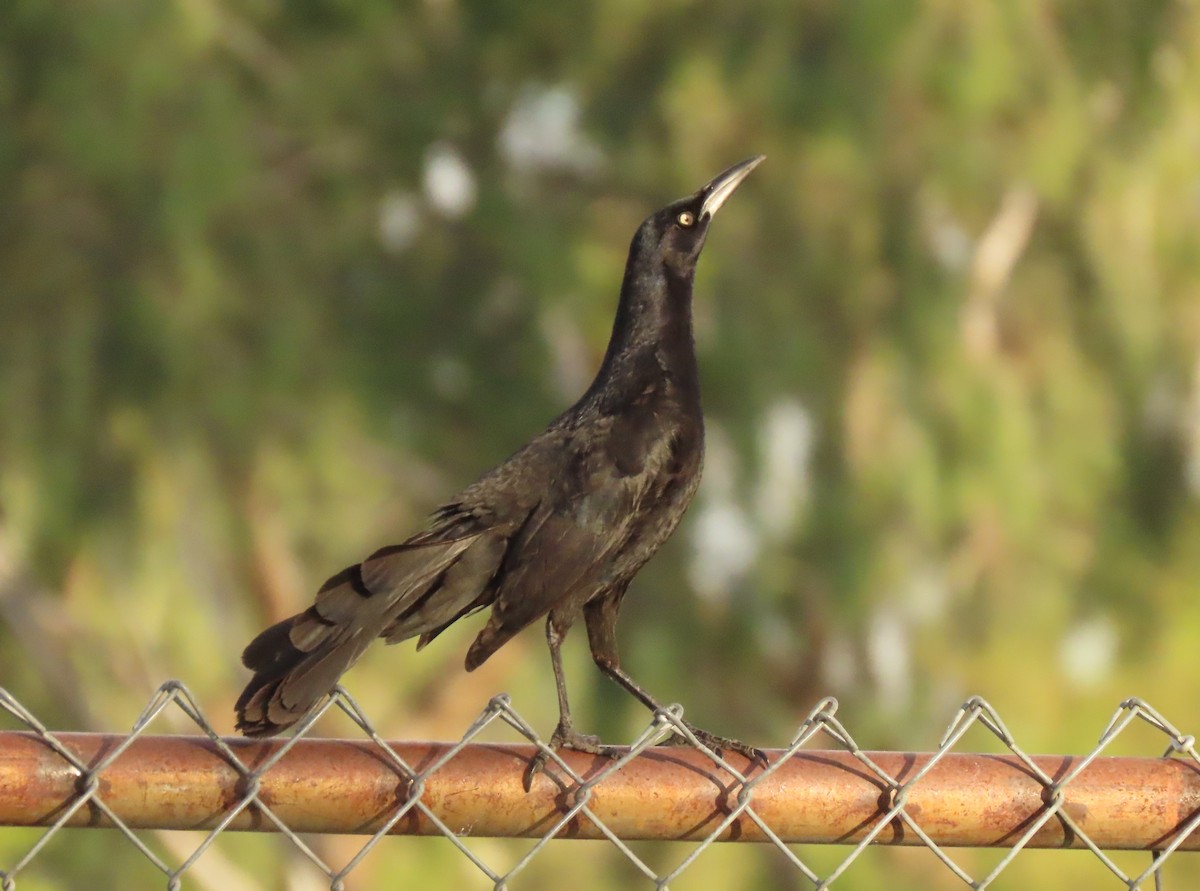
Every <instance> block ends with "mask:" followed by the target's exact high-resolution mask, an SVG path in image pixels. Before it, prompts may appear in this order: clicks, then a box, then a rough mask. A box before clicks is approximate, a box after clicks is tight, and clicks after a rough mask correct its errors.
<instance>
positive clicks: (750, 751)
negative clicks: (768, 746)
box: [664, 721, 768, 770]
mask: <svg viewBox="0 0 1200 891" xmlns="http://www.w3.org/2000/svg"><path fill="white" fill-rule="evenodd" d="M683 726H684V727H686V728H687V729H688V731H689V732H690V733H691V734H692V736H694V737H696V740H697V742H700V743H702V744H703V745H705V746H707V747H708V748H710V749H712V751H714V752H715V753H716V754H717V755H718V756H721V755H724V754H725V753H726V752H736V753H737V754H739V755H742V756H744V757H746V758H748V759H749V760H751V761H753V762H754V763H755V764H757V765H758V766H759V767H761V768H763V769H764V770H765V769H766V768H767V765H768V761H767V753H766V752H764V751H763V750H762V749H759V748H755V747H754V746H751V745H747V744H746V743H744V742H742V741H741V740H740V739H733V738H731V737H728V736H717V734H715V733H709V732H708V731H707V730H701V729H700V728H699V727H697V726H696V725H695V724H692V723H691V722H690V721H684V722H683ZM664 745H668V746H690V745H692V741H691V740H690V739H688V738H687V737H686V736H684V735H683V734H682V733H680V732H678V731H676V732H675V733H674V734H673V735H672V736H671V737H670V738H669V739H668V740H667V741H666V742H665V743H664Z"/></svg>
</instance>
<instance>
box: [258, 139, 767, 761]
mask: <svg viewBox="0 0 1200 891" xmlns="http://www.w3.org/2000/svg"><path fill="white" fill-rule="evenodd" d="M762 160H763V156H761V155H759V156H756V157H753V158H748V159H747V160H745V161H742V162H741V163H740V164H735V165H734V166H732V167H730V168H729V169H728V170H726V171H725V172H723V173H721V174H719V175H718V176H717V177H716V178H714V179H713V180H712V181H711V182H710V183H708V185H706V186H704V187H703V188H702V189H700V190H699V191H698V192H696V193H695V194H694V195H692V196H690V197H688V198H684V199H682V200H679V201H676V202H674V203H672V204H669V205H667V206H666V207H664V208H663V209H662V210H660V211H658V212H657V213H654V214H652V215H651V216H650V217H649V218H648V219H647V220H646V221H645V222H643V223H642V225H641V226H639V227H638V230H637V233H636V234H635V235H634V237H633V242H632V244H631V245H630V249H629V259H628V261H627V263H626V266H625V278H624V280H623V281H622V283H621V297H620V302H619V304H618V306H617V315H616V320H615V322H614V323H613V330H612V337H611V339H610V341H609V344H608V350H607V352H606V353H605V355H604V361H603V363H602V364H601V366H600V370H599V372H598V373H597V374H596V379H595V380H594V381H593V382H592V384H591V386H590V387H588V390H587V392H586V393H584V394H583V396H582V397H581V398H580V400H579V401H578V402H577V403H575V405H573V406H572V407H571V408H569V409H567V410H566V411H565V412H564V413H563V414H561V415H559V416H558V417H557V418H556V419H555V420H554V421H553V422H551V424H550V426H549V427H547V428H546V430H544V431H543V432H542V433H540V434H538V435H537V436H536V437H534V439H533V440H531V441H530V442H529V443H528V444H526V445H525V446H524V447H523V448H521V449H520V450H519V451H517V452H516V453H515V454H514V455H513V456H512V457H510V458H509V459H508V460H507V461H505V462H504V463H503V464H501V465H500V466H499V467H496V468H495V469H494V470H491V471H489V472H488V473H485V474H484V475H483V476H481V477H480V478H479V479H478V480H477V481H476V482H474V483H472V484H471V485H469V486H468V487H467V488H466V489H464V490H463V491H462V492H460V493H459V494H458V495H457V496H455V497H454V498H453V499H451V500H450V501H448V502H447V503H445V504H444V505H442V506H441V507H440V508H438V509H437V510H436V511H435V512H434V514H433V515H432V517H431V518H430V521H429V523H428V524H427V526H426V528H425V529H424V530H423V531H421V532H418V533H417V534H416V535H414V536H413V537H411V538H409V539H408V540H407V541H405V542H403V543H402V544H398V545H391V546H389V547H384V548H381V549H379V550H377V551H376V552H375V553H373V554H372V555H371V556H369V557H368V558H367V559H365V560H363V561H362V562H361V563H358V564H355V565H354V566H351V567H349V568H348V569H345V570H343V571H342V572H339V573H338V574H337V575H335V576H333V578H331V579H329V581H327V582H326V583H325V584H324V585H322V586H321V589H320V591H318V592H317V596H316V600H315V602H314V603H313V605H312V606H310V607H309V608H308V609H306V610H305V611H304V612H302V613H299V614H298V615H295V616H292V617H291V618H289V619H284V620H283V621H282V622H279V623H278V624H276V625H273V626H272V627H270V628H268V629H267V630H266V631H263V632H262V633H261V634H260V635H258V637H256V638H255V639H254V640H253V641H251V642H250V644H249V646H247V647H246V650H245V652H244V653H243V655H242V661H243V663H244V664H245V665H246V667H247V668H249V669H251V670H252V671H253V672H254V677H253V678H252V679H251V680H250V683H249V684H248V685H247V686H246V689H245V691H244V692H243V693H242V695H241V696H240V697H239V699H238V701H237V706H236V710H237V718H238V721H237V726H238V729H239V730H241V731H242V732H243V733H245V734H246V735H247V736H268V735H270V734H273V733H278V732H279V731H281V730H283V729H285V728H287V727H289V726H291V725H292V724H295V723H296V722H297V721H299V720H300V719H301V718H302V717H303V716H304V715H305V714H306V713H307V712H309V711H310V710H311V709H312V708H313V707H314V706H315V705H316V704H317V703H319V702H320V701H322V700H323V699H324V698H325V697H326V696H328V695H329V694H330V692H331V691H332V690H333V687H334V686H335V685H336V684H337V681H338V679H339V678H340V677H341V675H342V673H343V672H345V671H346V669H348V668H349V667H350V666H351V665H353V664H354V662H355V661H356V660H357V659H358V658H359V656H361V655H362V653H363V651H364V650H366V648H367V647H368V646H370V644H371V642H372V641H373V640H374V639H375V638H377V637H382V638H384V640H386V641H387V642H388V643H389V644H391V643H397V642H399V641H402V640H408V639H409V638H411V637H416V638H417V649H418V650H419V649H421V648H422V647H424V646H425V645H426V644H427V643H429V642H430V641H431V640H433V639H434V638H435V637H437V636H438V635H439V634H440V633H441V632H442V631H444V630H445V629H446V628H447V627H448V626H449V625H450V624H451V623H453V622H455V621H457V620H458V619H461V618H462V617H463V616H466V615H468V614H470V613H473V612H475V611H476V610H480V609H483V608H484V607H489V606H490V607H491V614H490V615H489V617H488V620H487V623H486V624H485V625H484V627H483V629H482V631H480V632H479V635H478V636H477V637H476V638H475V641H474V642H473V643H472V644H471V646H470V648H469V649H468V650H467V656H466V668H467V670H468V671H470V670H472V669H474V668H477V667H478V666H480V665H482V664H483V663H484V661H485V660H487V658H488V657H489V656H491V655H492V654H493V653H494V652H496V650H498V649H499V648H500V647H501V646H503V645H504V643H505V642H506V641H508V639H509V638H511V637H512V636H513V635H515V634H516V633H517V632H519V631H521V630H522V629H524V628H525V627H526V626H528V625H529V624H530V623H532V622H534V621H536V620H538V619H541V618H542V617H543V616H544V617H545V618H546V640H547V642H548V643H549V645H550V659H551V663H552V665H553V667H554V682H555V685H556V686H557V688H558V706H559V722H558V727H557V728H556V729H555V731H554V735H553V737H552V738H551V745H552V746H554V747H556V748H557V747H566V748H570V749H577V750H580V751H583V752H591V753H596V754H602V755H614V754H616V751H615V749H613V748H611V747H609V746H603V745H600V743H599V741H598V740H597V739H596V738H595V737H592V736H585V735H583V734H581V733H579V732H578V731H576V730H575V726H574V723H573V721H572V718H571V709H570V706H569V705H568V703H567V688H566V683H565V681H564V678H563V667H562V656H561V654H560V647H561V646H562V641H563V638H564V637H565V635H566V633H567V630H568V629H569V628H570V627H571V624H572V623H573V622H574V621H575V619H576V618H578V617H579V615H580V613H582V614H583V618H584V622H585V624H586V627H587V634H588V641H589V643H590V645H591V651H592V657H593V659H594V660H595V662H596V665H597V666H598V667H599V668H600V670H601V671H602V672H603V673H604V674H606V675H607V676H608V677H610V678H612V680H614V681H615V682H616V683H618V684H620V685H621V686H622V687H623V688H625V689H626V690H627V691H629V692H630V693H631V694H633V695H634V696H635V697H637V699H638V700H639V701H640V702H642V703H643V704H644V705H646V706H647V707H648V708H650V709H657V708H658V707H659V703H658V701H657V700H655V699H654V697H652V696H651V695H650V694H649V693H648V692H647V691H646V690H645V689H643V688H642V687H641V686H640V685H639V684H638V683H637V682H636V681H634V680H633V678H631V677H630V676H629V675H628V674H626V673H625V671H624V670H623V669H622V668H621V663H620V659H619V657H618V654H617V640H616V624H617V613H618V612H619V610H620V608H621V601H622V599H623V598H624V597H625V591H626V589H627V588H628V587H629V583H630V581H631V580H632V579H633V577H634V575H635V574H636V573H637V571H638V570H639V569H641V567H642V565H643V564H644V563H645V562H646V561H647V560H649V559H650V557H651V556H653V555H654V552H655V551H657V550H658V549H659V547H660V546H661V545H662V543H663V542H664V541H665V540H666V539H667V537H668V536H669V535H670V534H671V533H672V532H673V531H674V530H675V527H676V526H677V525H678V524H679V521H680V518H681V517H682V516H683V513H684V511H685V510H686V509H687V506H688V503H689V502H690V501H691V500H692V496H693V495H694V494H695V492H696V486H697V485H698V484H699V482H700V468H701V463H702V458H703V453H704V418H703V415H702V413H701V410H700V387H699V380H698V375H697V369H696V352H695V344H694V341H693V337H692V281H693V278H694V276H695V270H696V261H697V259H698V258H699V256H700V250H701V248H703V246H704V240H705V237H706V236H707V234H708V227H709V224H710V223H711V222H712V217H713V214H715V213H716V212H717V210H719V209H720V207H721V206H722V205H723V204H724V203H725V201H726V199H728V198H729V196H730V195H732V194H733V192H734V190H735V189H736V188H737V187H738V186H739V185H740V184H741V182H742V180H744V179H745V178H746V176H747V175H748V174H749V173H750V171H752V170H753V169H754V168H755V167H756V166H758V164H759V163H760V162H761V161H762ZM687 726H688V729H689V730H691V731H692V732H694V733H695V735H696V737H697V738H698V739H699V740H700V741H701V742H703V743H704V744H705V745H708V746H709V747H710V748H713V749H716V750H730V751H736V752H740V753H742V754H744V755H746V756H747V757H751V758H753V759H755V760H757V761H759V762H760V763H761V762H765V759H764V757H763V754H762V752H761V751H759V750H758V749H755V748H752V747H750V746H747V745H746V744H745V743H742V742H739V741H737V740H733V739H728V738H726V737H721V736H716V735H714V734H711V733H708V732H706V731H703V730H700V729H698V728H695V727H693V726H692V725H691V724H688V725H687ZM540 766H541V764H540V761H539V762H538V763H535V764H534V765H531V768H530V771H531V772H530V775H529V776H530V777H531V776H532V773H533V772H534V771H536V770H537V769H539V768H540ZM526 782H527V783H528V782H529V779H527V781H526Z"/></svg>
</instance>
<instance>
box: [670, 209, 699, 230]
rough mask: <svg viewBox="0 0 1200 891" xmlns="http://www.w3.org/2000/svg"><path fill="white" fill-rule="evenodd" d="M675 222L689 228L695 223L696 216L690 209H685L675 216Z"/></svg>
mask: <svg viewBox="0 0 1200 891" xmlns="http://www.w3.org/2000/svg"><path fill="white" fill-rule="evenodd" d="M675 222H676V223H678V224H679V225H680V226H682V227H683V228H684V229H691V228H692V226H694V225H695V224H696V217H695V216H694V215H693V214H692V212H691V211H690V210H685V211H684V212H683V213H681V214H680V215H679V216H677V217H676V218H675Z"/></svg>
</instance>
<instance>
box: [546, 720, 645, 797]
mask: <svg viewBox="0 0 1200 891" xmlns="http://www.w3.org/2000/svg"><path fill="white" fill-rule="evenodd" d="M550 748H552V749H554V750H555V751H556V752H557V751H558V750H559V749H571V750H572V751H575V752H586V753H587V754H589V755H600V756H602V757H604V758H620V757H621V756H622V755H624V754H625V750H624V749H623V748H621V747H620V746H606V745H603V744H601V742H600V737H598V736H589V735H587V734H586V733H579V732H577V731H576V730H575V729H574V728H573V727H564V726H563V725H562V723H561V722H560V723H559V725H558V726H557V727H555V728H554V735H553V736H551V737H550ZM549 758H550V756H549V754H548V753H547V752H545V751H540V752H538V753H537V754H536V755H534V756H533V758H531V759H530V761H529V767H528V768H527V769H526V771H525V782H524V785H525V791H526V792H528V791H529V790H530V789H531V788H532V787H533V778H534V777H535V776H537V775H538V774H539V773H541V772H542V770H543V769H544V768H545V767H546V761H548V760H549Z"/></svg>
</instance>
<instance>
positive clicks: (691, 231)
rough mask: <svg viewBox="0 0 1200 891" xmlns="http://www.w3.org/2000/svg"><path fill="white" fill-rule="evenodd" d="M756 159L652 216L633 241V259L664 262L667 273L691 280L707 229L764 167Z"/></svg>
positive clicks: (760, 157)
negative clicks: (744, 183) (748, 179)
mask: <svg viewBox="0 0 1200 891" xmlns="http://www.w3.org/2000/svg"><path fill="white" fill-rule="evenodd" d="M764 157H765V155H756V156H755V157H753V158H747V159H746V160H745V161H741V162H740V163H737V164H734V165H733V166H732V167H730V168H729V169H728V170H725V171H723V172H721V173H719V174H717V175H716V176H715V177H713V179H712V180H711V181H710V182H709V183H708V184H707V185H705V186H703V187H701V188H700V189H699V190H698V191H697V192H696V193H695V194H694V195H689V196H688V197H687V198H681V199H680V200H678V201H674V202H672V203H671V204H668V205H667V206H666V207H664V208H663V209H662V210H659V211H657V212H656V213H653V214H651V215H650V216H649V217H648V218H647V219H646V221H645V222H644V223H642V225H641V226H640V227H639V228H638V231H637V234H636V235H635V236H634V239H633V252H632V253H633V255H634V256H638V255H640V256H641V257H644V258H647V259H649V258H657V259H661V262H662V264H663V265H664V266H665V267H666V268H667V270H668V272H670V273H672V274H673V275H675V276H681V277H686V278H690V277H691V275H692V273H693V272H694V271H695V269H696V261H697V259H699V257H700V250H701V248H703V247H704V239H705V236H707V234H708V225H709V223H711V222H712V218H713V215H714V214H715V213H716V212H717V211H718V210H720V208H721V205H723V204H724V203H725V201H726V200H727V199H728V198H729V196H730V195H732V194H733V193H734V190H735V189H737V187H738V186H739V185H741V183H742V180H744V179H745V178H746V177H747V176H749V175H750V171H751V170H753V169H754V168H755V167H757V166H758V165H759V164H760V163H762V161H763V158H764Z"/></svg>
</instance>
